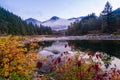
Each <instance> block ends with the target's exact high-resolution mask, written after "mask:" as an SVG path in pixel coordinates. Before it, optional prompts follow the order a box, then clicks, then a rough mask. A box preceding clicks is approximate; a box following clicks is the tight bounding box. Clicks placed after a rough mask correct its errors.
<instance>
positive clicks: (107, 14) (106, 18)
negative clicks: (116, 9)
mask: <svg viewBox="0 0 120 80" xmlns="http://www.w3.org/2000/svg"><path fill="white" fill-rule="evenodd" d="M111 12H112V6H111V4H110V3H109V2H108V1H107V3H106V4H105V8H104V10H103V11H102V12H101V14H100V16H101V19H102V24H101V26H102V32H104V33H111V32H112V26H110V22H111V21H110V20H111V19H110V18H111Z"/></svg>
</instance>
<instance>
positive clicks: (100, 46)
mask: <svg viewBox="0 0 120 80" xmlns="http://www.w3.org/2000/svg"><path fill="white" fill-rule="evenodd" d="M77 50H80V51H83V52H84V51H88V50H90V51H93V52H94V53H95V52H102V53H106V54H107V55H108V59H110V62H109V64H108V65H107V66H109V67H114V66H116V67H117V68H119V69H120V41H117V40H103V41H102V40H95V41H93V40H68V41H65V40H61V41H59V40H58V41H44V44H43V49H40V51H39V53H40V54H41V55H42V56H47V55H55V56H57V55H59V54H60V53H63V52H65V51H69V52H74V51H77Z"/></svg>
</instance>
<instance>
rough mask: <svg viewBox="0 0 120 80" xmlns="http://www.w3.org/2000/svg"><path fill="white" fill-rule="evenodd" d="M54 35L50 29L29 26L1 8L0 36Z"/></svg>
mask: <svg viewBox="0 0 120 80" xmlns="http://www.w3.org/2000/svg"><path fill="white" fill-rule="evenodd" d="M1 34H5V35H7V34H12V35H33V34H52V30H51V28H50V27H44V26H42V25H41V26H37V25H33V24H31V23H30V24H27V23H26V22H25V21H23V20H22V19H21V18H20V17H19V16H17V15H14V14H13V13H11V12H9V11H7V10H5V9H4V8H1V7H0V35H1Z"/></svg>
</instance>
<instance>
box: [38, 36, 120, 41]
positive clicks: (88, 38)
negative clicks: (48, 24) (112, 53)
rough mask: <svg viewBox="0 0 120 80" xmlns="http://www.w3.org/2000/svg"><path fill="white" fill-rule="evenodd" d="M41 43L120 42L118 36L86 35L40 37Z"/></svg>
mask: <svg viewBox="0 0 120 80" xmlns="http://www.w3.org/2000/svg"><path fill="white" fill-rule="evenodd" d="M38 40H40V41H57V40H120V36H118V35H99V36H98V35H94V36H93V35H84V36H62V37H52V36H51V37H38Z"/></svg>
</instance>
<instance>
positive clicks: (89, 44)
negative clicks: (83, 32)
mask: <svg viewBox="0 0 120 80" xmlns="http://www.w3.org/2000/svg"><path fill="white" fill-rule="evenodd" d="M68 44H69V46H71V45H73V44H74V45H75V46H76V47H77V48H82V51H86V50H88V49H90V50H92V51H94V52H96V51H100V52H105V53H107V54H109V55H110V56H115V57H117V58H120V41H85V40H84V41H68Z"/></svg>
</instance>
